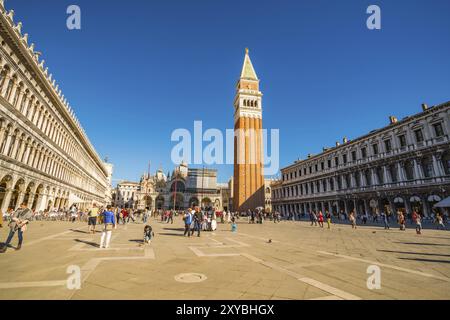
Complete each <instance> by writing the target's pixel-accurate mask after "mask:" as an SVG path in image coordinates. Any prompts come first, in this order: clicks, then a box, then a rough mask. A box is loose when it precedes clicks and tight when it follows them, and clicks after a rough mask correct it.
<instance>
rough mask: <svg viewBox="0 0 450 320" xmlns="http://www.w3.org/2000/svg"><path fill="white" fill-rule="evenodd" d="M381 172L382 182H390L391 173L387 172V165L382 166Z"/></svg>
mask: <svg viewBox="0 0 450 320" xmlns="http://www.w3.org/2000/svg"><path fill="white" fill-rule="evenodd" d="M383 174H384V184H390V183H392V179H391V175H390V173H389V170H388V168H387V166H383Z"/></svg>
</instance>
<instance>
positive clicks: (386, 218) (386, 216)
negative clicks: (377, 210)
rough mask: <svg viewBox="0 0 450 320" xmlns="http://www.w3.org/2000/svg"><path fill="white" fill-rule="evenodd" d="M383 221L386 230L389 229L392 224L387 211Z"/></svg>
mask: <svg viewBox="0 0 450 320" xmlns="http://www.w3.org/2000/svg"><path fill="white" fill-rule="evenodd" d="M382 218H383V223H384V229H385V230H389V228H390V226H389V216H388V215H387V214H386V213H383V216H382Z"/></svg>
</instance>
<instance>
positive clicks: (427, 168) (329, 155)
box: [272, 102, 450, 216]
mask: <svg viewBox="0 0 450 320" xmlns="http://www.w3.org/2000/svg"><path fill="white" fill-rule="evenodd" d="M281 173H282V179H280V180H279V181H277V182H274V183H273V184H272V206H273V208H274V210H277V211H279V212H282V213H285V214H299V213H307V212H310V210H322V211H325V210H329V211H332V212H333V213H334V214H336V213H337V212H341V210H342V211H345V212H346V213H349V212H350V211H355V213H356V214H358V215H359V214H366V213H367V214H376V213H380V212H382V211H383V212H390V213H395V212H396V211H397V210H399V209H400V210H403V211H405V212H406V213H407V214H411V212H412V211H413V210H415V211H416V212H420V213H421V214H423V215H424V216H430V215H431V213H432V209H433V205H434V204H435V203H436V202H438V201H440V200H441V199H444V198H445V197H448V196H449V193H450V102H446V103H443V104H440V105H436V106H433V107H431V108H429V107H428V106H426V105H425V104H424V105H422V112H420V113H418V114H415V115H412V116H409V117H406V118H404V119H402V120H400V121H398V120H397V119H396V118H395V117H390V124H389V125H388V126H386V127H384V128H381V129H378V130H373V131H371V132H370V133H368V134H366V135H364V136H362V137H359V138H357V139H354V140H352V141H349V140H348V139H346V138H344V139H343V142H342V143H336V146H335V147H333V148H324V150H323V152H322V153H320V154H317V155H310V156H309V157H308V158H307V159H305V160H299V161H296V162H295V163H294V164H292V165H290V166H288V167H286V168H283V169H282V170H281Z"/></svg>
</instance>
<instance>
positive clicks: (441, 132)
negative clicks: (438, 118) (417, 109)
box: [433, 123, 444, 137]
mask: <svg viewBox="0 0 450 320" xmlns="http://www.w3.org/2000/svg"><path fill="white" fill-rule="evenodd" d="M433 128H434V134H435V135H436V137H442V136H443V135H444V128H442V123H435V124H433Z"/></svg>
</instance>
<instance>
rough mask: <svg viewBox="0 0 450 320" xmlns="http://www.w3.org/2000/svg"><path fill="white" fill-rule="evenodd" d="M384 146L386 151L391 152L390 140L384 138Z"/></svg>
mask: <svg viewBox="0 0 450 320" xmlns="http://www.w3.org/2000/svg"><path fill="white" fill-rule="evenodd" d="M384 148H385V149H386V152H391V150H392V145H391V140H390V139H389V140H384Z"/></svg>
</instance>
